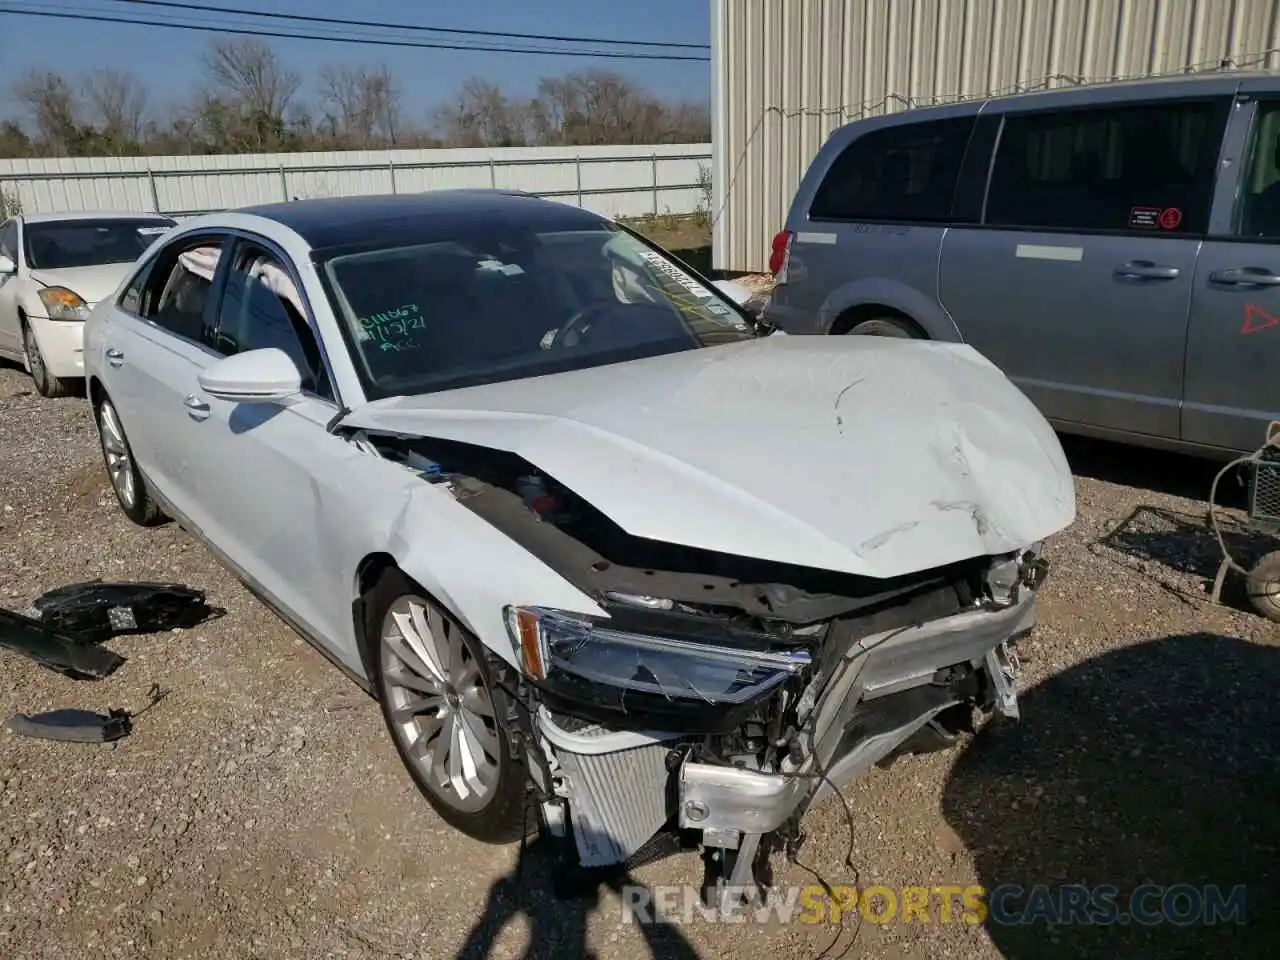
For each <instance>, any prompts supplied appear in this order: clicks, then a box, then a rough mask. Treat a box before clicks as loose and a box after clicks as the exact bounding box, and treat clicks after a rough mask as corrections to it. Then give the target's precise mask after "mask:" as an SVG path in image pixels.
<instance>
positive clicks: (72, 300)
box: [40, 287, 89, 320]
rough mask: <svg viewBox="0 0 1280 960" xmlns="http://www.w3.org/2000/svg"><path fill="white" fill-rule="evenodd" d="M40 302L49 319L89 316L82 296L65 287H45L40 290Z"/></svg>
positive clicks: (83, 317)
mask: <svg viewBox="0 0 1280 960" xmlns="http://www.w3.org/2000/svg"><path fill="white" fill-rule="evenodd" d="M40 302H41V303H43V304H44V309H45V312H46V314H47V315H48V317H49V319H50V320H83V319H85V318H86V317H88V316H89V305H88V304H87V303H85V302H84V298H82V297H81V296H80V294H78V293H76V292H75V291H74V290H68V289H67V288H66V287H45V288H44V289H43V290H41V291H40Z"/></svg>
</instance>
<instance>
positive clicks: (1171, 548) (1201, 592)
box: [1091, 505, 1280, 613]
mask: <svg viewBox="0 0 1280 960" xmlns="http://www.w3.org/2000/svg"><path fill="white" fill-rule="evenodd" d="M1218 533H1220V534H1221V536H1222V545H1225V547H1226V549H1227V550H1228V551H1230V554H1231V557H1232V559H1233V560H1235V562H1236V563H1237V564H1239V565H1240V566H1241V567H1243V568H1244V569H1246V570H1248V569H1251V568H1252V567H1253V566H1254V565H1255V564H1256V563H1257V562H1258V561H1259V560H1260V559H1261V558H1262V557H1263V556H1264V555H1265V554H1267V553H1269V552H1271V551H1272V550H1276V549H1280V539H1277V538H1276V537H1273V536H1270V535H1267V534H1263V533H1258V532H1256V531H1253V530H1251V529H1249V527H1248V526H1247V525H1246V524H1245V523H1242V522H1241V521H1240V520H1239V519H1237V518H1236V517H1233V516H1232V515H1230V514H1224V513H1221V512H1219V520H1218ZM1222 545H1220V544H1219V542H1218V535H1217V534H1216V533H1215V532H1214V529H1213V527H1212V526H1211V525H1210V523H1209V520H1208V516H1207V511H1206V512H1201V513H1197V514H1193V513H1187V512H1185V511H1181V510H1173V509H1170V508H1168V507H1155V506H1147V505H1143V506H1139V507H1136V508H1135V509H1134V510H1133V511H1132V512H1131V513H1130V514H1129V515H1128V516H1127V517H1125V518H1124V520H1122V521H1121V522H1120V523H1118V524H1116V526H1115V527H1113V528H1112V529H1111V530H1110V531H1108V532H1107V533H1105V534H1103V535H1102V536H1101V537H1099V538H1098V540H1097V541H1096V542H1095V543H1094V544H1092V545H1091V552H1093V553H1094V554H1095V555H1102V556H1105V557H1107V558H1108V559H1112V560H1116V561H1117V562H1120V563H1123V564H1124V565H1125V566H1128V567H1129V568H1130V569H1133V570H1134V571H1135V572H1136V573H1138V574H1139V575H1141V576H1145V577H1147V578H1148V579H1150V580H1153V581H1154V582H1156V583H1157V584H1159V585H1160V586H1162V587H1164V588H1165V589H1167V590H1170V591H1171V592H1174V593H1177V594H1179V595H1183V596H1184V599H1191V600H1204V599H1207V598H1208V597H1209V596H1210V595H1211V592H1212V586H1213V581H1214V578H1215V577H1216V576H1217V574H1218V568H1219V566H1220V565H1221V562H1222V556H1223V554H1222ZM1170 572H1171V573H1174V574H1182V575H1184V577H1191V578H1194V579H1195V580H1196V581H1198V583H1196V588H1195V590H1194V592H1190V593H1188V592H1187V591H1186V588H1185V583H1183V584H1179V583H1178V581H1177V579H1176V578H1170V577H1168V576H1163V575H1162V574H1164V573H1170ZM1221 600H1222V603H1223V604H1225V605H1227V606H1230V607H1233V608H1235V609H1237V610H1241V611H1244V612H1247V613H1254V612H1255V611H1254V609H1253V607H1252V606H1251V605H1250V603H1249V598H1248V596H1247V594H1246V590H1245V586H1244V578H1243V577H1241V576H1238V575H1236V574H1235V573H1232V574H1231V575H1229V576H1228V577H1227V579H1226V580H1225V581H1224V583H1223V591H1222V597H1221Z"/></svg>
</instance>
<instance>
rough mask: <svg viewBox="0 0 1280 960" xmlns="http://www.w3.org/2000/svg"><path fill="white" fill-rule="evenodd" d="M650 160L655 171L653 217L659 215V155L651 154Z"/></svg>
mask: <svg viewBox="0 0 1280 960" xmlns="http://www.w3.org/2000/svg"><path fill="white" fill-rule="evenodd" d="M649 160H650V162H651V165H652V169H653V215H654V216H655V217H656V216H657V215H658V155H657V154H656V153H651V154H649Z"/></svg>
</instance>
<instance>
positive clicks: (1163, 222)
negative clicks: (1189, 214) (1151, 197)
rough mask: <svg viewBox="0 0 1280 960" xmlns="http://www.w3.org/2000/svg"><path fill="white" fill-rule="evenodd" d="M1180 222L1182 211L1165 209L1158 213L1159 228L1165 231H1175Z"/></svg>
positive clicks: (1175, 208)
mask: <svg viewBox="0 0 1280 960" xmlns="http://www.w3.org/2000/svg"><path fill="white" fill-rule="evenodd" d="M1181 222H1182V211H1181V210H1179V209H1178V208H1177V207H1165V208H1164V210H1162V211H1161V212H1160V226H1161V227H1163V228H1164V229H1165V230H1176V229H1177V228H1178V224H1180V223H1181Z"/></svg>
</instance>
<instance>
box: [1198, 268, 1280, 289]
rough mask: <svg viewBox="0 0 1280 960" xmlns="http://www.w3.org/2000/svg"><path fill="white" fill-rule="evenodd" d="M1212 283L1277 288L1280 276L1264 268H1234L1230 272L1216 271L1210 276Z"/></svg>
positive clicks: (1279, 283)
mask: <svg viewBox="0 0 1280 960" xmlns="http://www.w3.org/2000/svg"><path fill="white" fill-rule="evenodd" d="M1209 282H1210V283H1225V284H1228V285H1230V286H1251V287H1277V286H1280V276H1277V275H1276V274H1274V273H1272V272H1271V271H1270V270H1267V269H1265V268H1263V267H1232V268H1231V269H1229V270H1215V271H1213V273H1211V274H1209Z"/></svg>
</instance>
